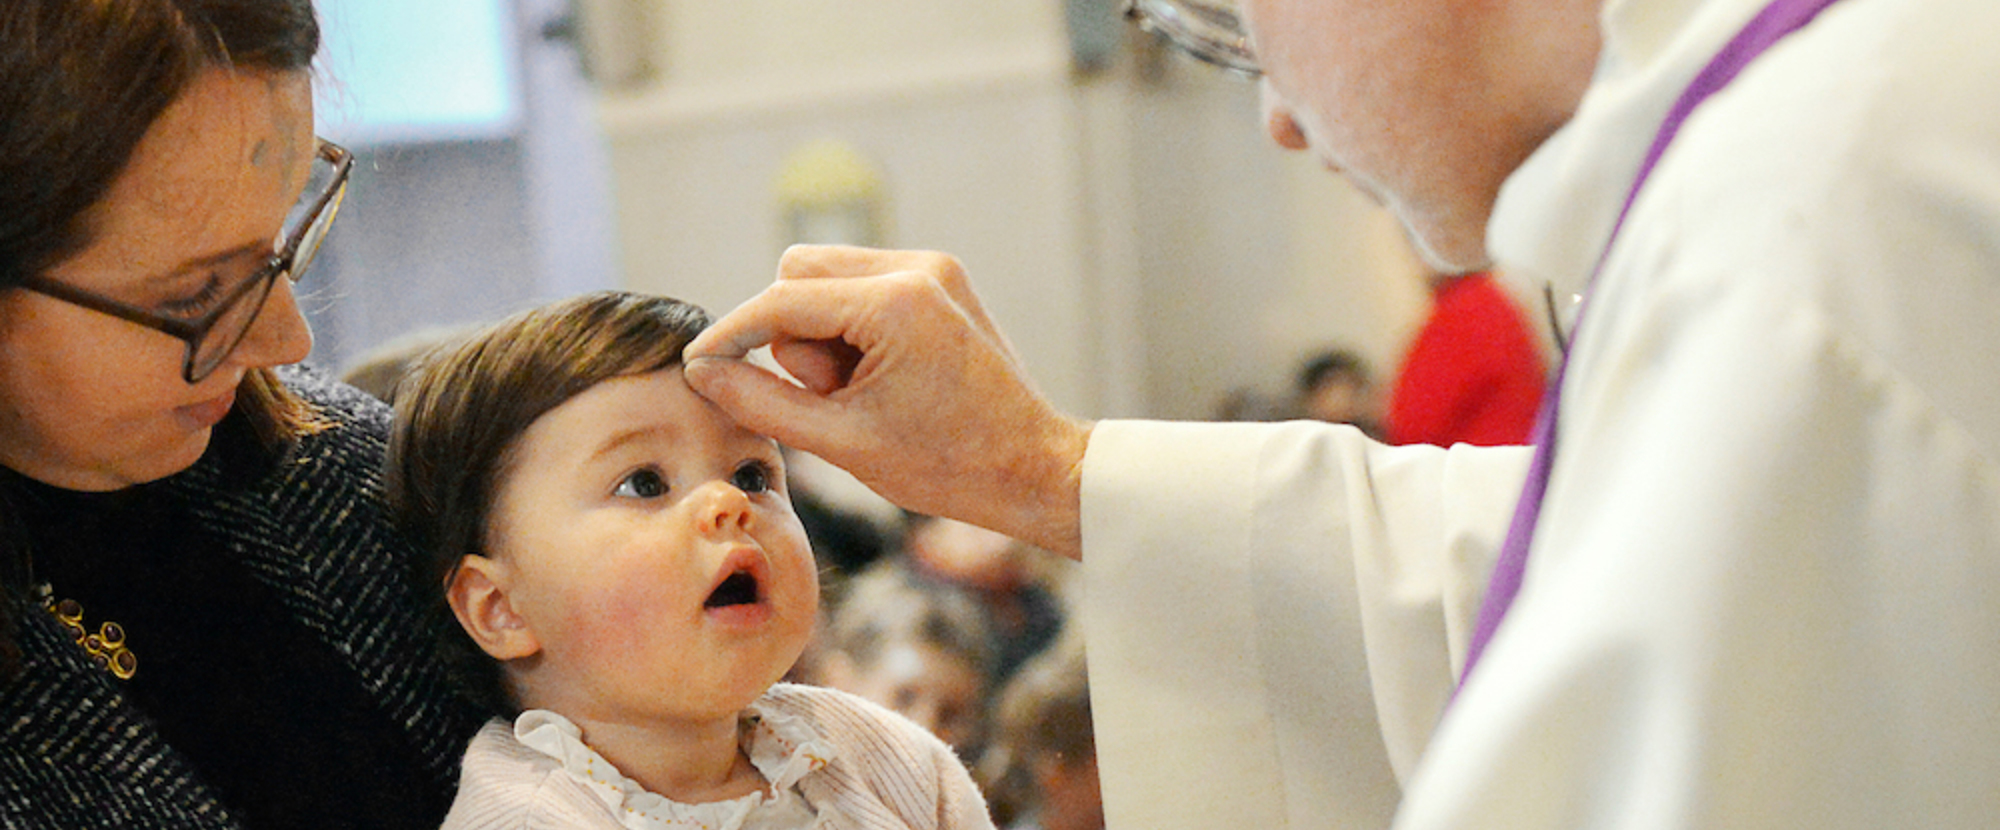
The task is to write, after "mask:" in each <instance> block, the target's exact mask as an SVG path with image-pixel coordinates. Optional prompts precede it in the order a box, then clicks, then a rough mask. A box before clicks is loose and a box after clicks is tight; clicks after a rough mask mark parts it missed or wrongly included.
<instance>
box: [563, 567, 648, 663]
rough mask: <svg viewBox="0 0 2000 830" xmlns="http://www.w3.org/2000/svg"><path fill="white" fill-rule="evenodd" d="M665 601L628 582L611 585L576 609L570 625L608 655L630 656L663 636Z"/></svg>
mask: <svg viewBox="0 0 2000 830" xmlns="http://www.w3.org/2000/svg"><path fill="white" fill-rule="evenodd" d="M666 607H667V604H666V600H665V598H663V597H661V596H660V595H659V592H658V591H654V590H649V589H647V588H645V587H642V586H640V585H638V584H635V583H634V582H633V581H631V580H629V579H628V580H625V581H624V582H623V584H617V583H612V584H609V585H607V586H606V588H605V589H604V590H603V591H600V592H599V593H597V594H596V595H595V596H594V597H592V599H591V601H590V602H588V603H580V604H579V605H578V606H577V609H578V613H577V614H576V615H574V617H573V619H572V622H573V623H574V624H575V625H576V626H577V627H578V628H577V630H580V631H588V632H590V635H589V636H590V639H592V640H594V641H595V642H596V644H597V645H599V646H601V647H603V648H605V649H607V650H609V651H611V652H612V653H614V654H615V653H626V654H630V653H633V652H634V650H636V649H638V648H639V647H640V646H641V645H643V644H644V643H646V642H648V641H651V640H654V639H657V638H659V636H660V635H661V634H663V633H665V628H664V625H663V623H664V617H665V609H666Z"/></svg>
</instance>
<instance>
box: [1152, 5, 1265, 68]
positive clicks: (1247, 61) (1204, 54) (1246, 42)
mask: <svg viewBox="0 0 2000 830" xmlns="http://www.w3.org/2000/svg"><path fill="white" fill-rule="evenodd" d="M1125 16H1126V17H1128V18H1131V19H1132V20H1134V21H1136V22H1137V23H1138V24H1139V28H1142V29H1145V30H1146V31H1148V32H1152V33H1153V34H1156V35H1159V36H1161V37H1163V38H1166V40H1167V42H1168V43H1171V44H1173V45H1174V46H1176V47H1178V48H1179V49H1180V50H1181V51H1183V52H1186V53H1187V54H1188V55H1190V56H1192V57H1194V58H1196V59H1197V60H1200V61H1202V62H1203V63H1207V64H1209V65H1211V66H1215V67H1217V68H1220V69H1222V70H1223V71H1224V72H1228V73H1229V74H1232V75H1235V76H1237V77H1240V78H1244V79H1247V80H1252V81H1254V80H1256V79H1258V78H1260V77H1263V75H1264V70H1262V69H1260V68H1258V66H1257V55H1256V54H1255V53H1253V52H1251V51H1250V35H1249V34H1248V33H1246V32H1245V31H1244V28H1243V18H1242V17H1241V16H1240V15H1238V14H1237V13H1236V5H1235V3H1232V2H1229V0H1125Z"/></svg>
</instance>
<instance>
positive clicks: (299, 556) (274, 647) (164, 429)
mask: <svg viewBox="0 0 2000 830" xmlns="http://www.w3.org/2000/svg"><path fill="white" fill-rule="evenodd" d="M318 41H319V31H318V26H317V24H316V22H315V21H314V16H313V9H312V6H311V3H310V0H42V1H41V2H33V3H6V4H0V113H4V117H0V205H4V207H0V528H4V531H0V584H4V588H5V601H4V602H0V824H5V825H6V826H9V827H13V826H24V827H27V826H46V827H84V826H117V827H130V826H213V827H233V826H250V827H256V826H284V827H311V826H341V827H398V826H411V827H417V826H423V827H435V826H436V825H437V823H438V821H439V820H440V819H441V818H442V816H443V814H444V809H445V808H446V806H447V805H448V804H449V802H450V797H451V790H452V787H453V783H454V777H455V774H456V770H455V762H456V759H457V757H458V755H459V752H460V750H461V749H462V747H463V745H464V742H465V741H466V740H467V739H469V738H470V736H471V735H472V733H473V732H474V731H476V729H477V727H478V719H477V717H476V716H474V715H473V714H471V713H470V712H469V711H468V710H466V709H465V708H464V707H463V706H462V705H461V704H459V703H457V702H454V700H453V699H452V698H451V697H450V695H449V694H448V693H447V691H446V687H445V685H444V682H443V679H442V677H441V676H440V675H439V673H438V671H437V670H436V668H435V667H434V666H433V665H432V664H431V663H430V662H429V661H428V660H426V659H425V657H424V656H425V655H426V654H428V653H429V652H428V650H427V648H426V647H425V641H424V638H423V635H422V633H421V632H423V631H424V628H423V626H422V625H421V624H420V623H419V622H418V619H419V617H418V615H417V614H416V612H415V610H414V609H415V605H414V602H413V601H412V600H411V598H410V597H409V595H408V593H407V591H406V589H405V588H404V587H403V585H402V583H401V579H402V578H403V569H404V568H405V567H406V565H407V563H408V561H409V559H410V552H409V550H408V549H407V548H406V547H405V546H404V543H403V542H402V541H401V540H399V539H397V538H395V537H394V536H393V535H392V534H390V533H389V531H388V530H387V526H386V524H385V522H384V521H383V518H382V515H381V511H380V508H379V506H378V504H377V502H376V500H375V496H374V495H373V492H374V470H375V469H376V467H377V465H378V463H379V458H380V455H381V447H382V436H383V433H384V427H385V421H386V415H385V413H384V411H383V410H382V409H381V408H380V407H379V406H377V405H375V404H373V403H372V402H371V401H369V400H368V399H366V398H365V396H362V395H360V394H359V393H356V392H354V391H352V390H350V389H346V388H345V387H339V386H337V385H335V384H332V383H330V382H328V381H325V380H323V379H319V378H317V377H314V376H312V375H310V374H308V373H305V372H300V371H292V370H287V371H285V372H282V373H281V372H279V371H277V369H276V367H279V366H283V365H285V364H290V363H293V362H296V361H298V360H301V359H303V358H304V357H305V355H306V353H307V351H308V350H309V348H310V346H311V342H312V341H311V335H310V333H309V332H308V331H307V330H306V325H305V320H304V318H303V317H302V316H301V315H300V313H299V309H298V306H297V303H296V299H295V296H294V294H293V288H292V285H291V283H292V281H293V280H296V279H297V278H298V277H299V275H300V274H301V272H303V271H304V270H305V268H306V266H307V264H308V263H309V262H310V259H311V257H312V254H313V252H314V250H315V249H316V248H317V245H318V241H319V239H320V237H321V235H322V234H323V233H324V232H325V231H326V228H327V225H328V223H329V222H330V221H331V220H332V218H333V215H334V213H335V211H336V210H337V208H338V206H339V201H340V196H341V194H342V192H343V191H344V189H345V186H346V172H347V166H348V164H349V161H348V157H347V154H346V151H344V150H341V149H340V148H338V147H335V146H333V145H331V144H329V143H326V142H321V141H318V140H316V139H315V138H314V136H313V132H312V124H313V119H312V95H311V81H310V77H309V74H308V67H309V65H310V62H311V59H312V57H313V54H314V52H315V51H316V49H317V48H318ZM280 277H284V278H283V279H281V278H280Z"/></svg>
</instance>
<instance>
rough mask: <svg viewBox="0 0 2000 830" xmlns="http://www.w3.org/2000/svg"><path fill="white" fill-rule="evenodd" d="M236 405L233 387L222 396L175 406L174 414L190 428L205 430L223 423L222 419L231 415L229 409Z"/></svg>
mask: <svg viewBox="0 0 2000 830" xmlns="http://www.w3.org/2000/svg"><path fill="white" fill-rule="evenodd" d="M235 406H236V390H235V389H233V388H232V389H230V390H229V391H228V392H225V393H223V394H222V396H220V397H216V398H211V399H209V400H205V401H202V402H200V403H191V404H188V405H187V406H180V407H175V408H174V415H175V417H178V418H179V419H180V421H181V423H182V424H183V425H185V426H186V427H187V428H188V429H191V430H203V429H208V428H209V427H212V426H215V425H216V424H219V423H222V419H223V418H227V417H229V410H231V409H233V408H235Z"/></svg>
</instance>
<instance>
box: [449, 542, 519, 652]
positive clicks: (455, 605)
mask: <svg viewBox="0 0 2000 830" xmlns="http://www.w3.org/2000/svg"><path fill="white" fill-rule="evenodd" d="M511 575H512V571H511V569H509V568H508V567H507V565H506V564H505V563H503V562H500V561H498V560H495V559H489V558H487V557H484V556H467V557H465V558H464V559H463V560H460V562H459V564H458V575H457V577H456V578H454V579H452V581H451V586H450V587H449V588H447V589H445V601H446V602H448V603H450V604H451V610H452V613H453V614H455V615H457V616H458V624H459V625H460V626H462V627H464V628H465V633H467V634H470V635H472V641H473V642H475V643H478V644H479V648H480V650H482V651H484V652H486V653H487V654H489V655H491V656H492V657H493V659H495V660H513V659H517V658H521V657H528V656H531V655H533V654H535V653H536V652H539V651H541V650H542V643H541V640H539V639H537V638H536V637H535V631H534V629H532V628H529V627H528V621H527V620H526V619H525V618H523V617H522V616H521V615H519V614H516V613H514V605H513V603H512V602H510V601H508V598H507V591H508V586H509V584H510V582H509V577H510V576H511Z"/></svg>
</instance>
